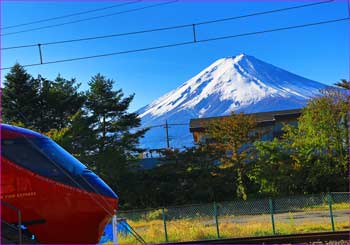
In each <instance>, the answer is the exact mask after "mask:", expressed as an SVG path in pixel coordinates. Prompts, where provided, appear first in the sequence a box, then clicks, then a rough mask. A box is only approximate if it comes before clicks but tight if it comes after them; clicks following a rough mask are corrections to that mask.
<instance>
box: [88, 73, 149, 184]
mask: <svg viewBox="0 0 350 245" xmlns="http://www.w3.org/2000/svg"><path fill="white" fill-rule="evenodd" d="M113 85H114V81H113V80H111V79H107V78H106V77H104V76H102V75H101V74H97V75H96V76H94V77H92V79H91V81H90V82H89V86H90V89H89V90H88V91H87V93H86V97H87V101H86V116H87V117H88V118H89V120H90V122H91V125H90V128H91V129H92V131H93V132H92V134H93V136H92V137H93V138H94V142H93V143H92V144H90V147H89V149H87V151H88V152H89V157H90V163H91V164H92V166H93V167H94V168H95V171H96V172H97V174H99V175H101V176H103V177H104V178H105V179H106V180H107V181H108V182H109V183H112V185H113V183H118V182H120V181H119V180H120V178H119V177H121V176H122V174H123V173H124V172H125V171H128V167H129V166H128V162H129V160H130V159H132V158H134V157H135V153H137V152H139V151H140V149H139V148H138V144H139V139H140V137H143V135H144V134H145V132H146V130H137V129H136V128H137V127H139V126H140V125H141V119H140V118H139V117H138V115H137V114H136V113H129V112H128V111H127V110H128V108H129V106H130V103H131V102H132V100H133V98H134V95H130V96H127V97H124V93H123V91H122V90H121V89H119V90H113Z"/></svg>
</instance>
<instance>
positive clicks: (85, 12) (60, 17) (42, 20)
mask: <svg viewBox="0 0 350 245" xmlns="http://www.w3.org/2000/svg"><path fill="white" fill-rule="evenodd" d="M141 1H142V0H137V1H133V2H127V3H122V4H116V5H112V6H108V7H104V8H98V9H91V10H87V11H82V12H77V13H73V14H67V15H62V16H57V17H52V18H47V19H41V20H35V21H31V22H26V23H21V24H16V25H11V26H4V27H0V29H2V30H5V29H11V28H16V27H20V26H27V25H33V24H38V23H43V22H47V21H52V20H58V19H64V18H69V17H74V16H78V15H83V14H88V13H93V12H98V11H102V10H106V9H112V8H116V7H121V6H125V5H129V4H133V3H138V2H141Z"/></svg>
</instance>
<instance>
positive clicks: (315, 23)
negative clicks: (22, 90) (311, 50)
mask: <svg viewBox="0 0 350 245" xmlns="http://www.w3.org/2000/svg"><path fill="white" fill-rule="evenodd" d="M346 20H350V18H340V19H332V20H326V21H320V22H313V23H307V24H302V25H295V26H287V27H281V28H275V29H265V30H261V31H256V32H246V33H241V34H235V35H228V36H221V37H213V38H208V39H201V40H192V41H187V42H179V43H173V44H166V45H161V46H154V47H148V48H140V49H132V50H126V51H119V52H113V53H106V54H97V55H91V56H84V57H77V58H69V59H62V60H54V61H47V62H42V63H35V64H28V65H23V67H30V66H39V65H46V64H55V63H63V62H69V61H77V60H86V59H93V58H100V57H106V56H114V55H121V54H128V53H136V52H144V51H150V50H157V49H164V48H170V47H177V46H184V45H189V44H194V43H204V42H211V41H217V40H223V39H231V38H237V37H243V36H252V35H258V34H264V33H271V32H278V31H285V30H291V29H298V28H305V27H310V26H317V25H325V24H330V23H336V22H341V21H346ZM9 69H11V67H6V68H1V70H9Z"/></svg>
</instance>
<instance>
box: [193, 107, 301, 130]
mask: <svg viewBox="0 0 350 245" xmlns="http://www.w3.org/2000/svg"><path fill="white" fill-rule="evenodd" d="M300 114H301V109H293V110H283V111H268V112H259V113H251V114H247V115H252V116H254V117H255V119H256V121H257V122H258V123H264V122H274V121H276V120H278V119H287V118H296V117H299V116H300ZM223 117H229V116H222V117H207V118H195V119H191V120H190V131H191V132H193V131H195V130H198V129H204V128H205V127H206V125H207V124H208V123H209V122H210V121H212V120H217V119H219V118H223Z"/></svg>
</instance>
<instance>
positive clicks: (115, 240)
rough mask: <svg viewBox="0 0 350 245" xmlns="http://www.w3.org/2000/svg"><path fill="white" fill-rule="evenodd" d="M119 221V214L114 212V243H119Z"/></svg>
mask: <svg viewBox="0 0 350 245" xmlns="http://www.w3.org/2000/svg"><path fill="white" fill-rule="evenodd" d="M117 226H118V221H117V215H116V214H114V215H113V217H112V229H113V230H112V235H113V244H118V230H117Z"/></svg>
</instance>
